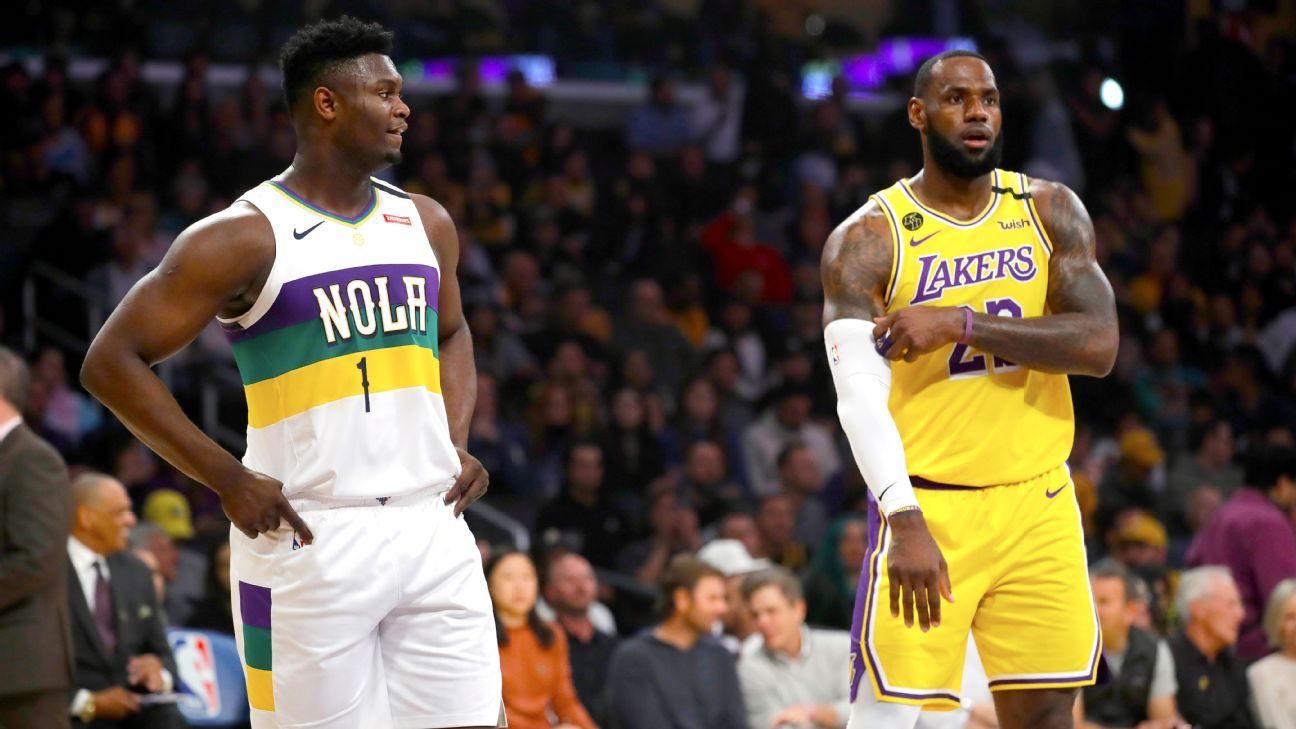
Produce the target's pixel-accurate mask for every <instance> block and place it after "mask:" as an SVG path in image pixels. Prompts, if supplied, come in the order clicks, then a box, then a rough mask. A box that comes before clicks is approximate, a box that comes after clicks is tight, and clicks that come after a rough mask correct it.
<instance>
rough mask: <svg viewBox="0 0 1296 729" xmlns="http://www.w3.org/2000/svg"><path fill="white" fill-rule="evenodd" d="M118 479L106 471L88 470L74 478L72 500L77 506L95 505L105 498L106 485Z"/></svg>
mask: <svg viewBox="0 0 1296 729" xmlns="http://www.w3.org/2000/svg"><path fill="white" fill-rule="evenodd" d="M110 483H117V479H115V478H113V477H112V476H109V475H108V474H106V473H99V472H98V471H86V472H85V473H83V474H81V475H80V476H77V477H76V478H74V479H72V502H73V503H74V504H75V505H76V506H94V505H96V504H98V503H99V502H100V501H102V500H103V497H104V493H105V492H106V491H107V488H106V485H107V484H110Z"/></svg>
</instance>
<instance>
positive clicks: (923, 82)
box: [913, 50, 990, 96]
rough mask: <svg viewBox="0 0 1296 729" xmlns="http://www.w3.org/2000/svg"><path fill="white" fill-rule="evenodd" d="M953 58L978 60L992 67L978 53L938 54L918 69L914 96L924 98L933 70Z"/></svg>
mask: <svg viewBox="0 0 1296 729" xmlns="http://www.w3.org/2000/svg"><path fill="white" fill-rule="evenodd" d="M951 58H977V59H980V60H981V61H982V62H983V63H985V64H986V65H987V66H988V65H990V62H989V61H987V60H986V57H985V56H983V55H981V54H980V53H977V52H976V51H968V50H953V51H942V52H941V53H937V54H936V55H934V56H932V57H931V58H928V59H927V60H926V61H923V64H922V65H921V66H919V67H918V73H916V74H914V85H913V95H914V96H922V95H923V92H925V91H926V90H927V84H928V83H930V82H931V75H932V69H934V68H936V64H938V63H940V62H941V61H945V60H949V59H951Z"/></svg>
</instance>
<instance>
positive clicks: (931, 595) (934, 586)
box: [887, 509, 954, 633]
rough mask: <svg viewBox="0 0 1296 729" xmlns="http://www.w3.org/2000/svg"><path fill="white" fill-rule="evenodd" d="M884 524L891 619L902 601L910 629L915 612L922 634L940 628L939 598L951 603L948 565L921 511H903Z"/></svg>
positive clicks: (952, 594) (951, 591)
mask: <svg viewBox="0 0 1296 729" xmlns="http://www.w3.org/2000/svg"><path fill="white" fill-rule="evenodd" d="M887 522H888V524H889V525H890V527H891V546H890V548H889V550H888V551H887V575H888V577H889V579H890V583H891V617H899V616H900V606H901V603H902V602H903V604H904V621H905V626H906V627H910V628H912V627H913V624H914V614H915V613H917V615H918V627H919V628H921V629H922V631H923V632H924V633H925V632H927V631H928V630H930V629H931V628H934V627H936V626H939V625H940V620H941V598H942V597H944V598H945V599H946V600H948V601H950V602H954V589H953V587H952V586H951V585H950V578H949V565H947V564H946V563H945V557H944V555H942V554H941V551H940V547H939V546H937V545H936V540H935V539H933V538H932V535H931V532H930V531H928V530H927V522H926V521H924V520H923V516H922V512H921V511H918V510H917V509H914V510H912V511H902V512H900V513H898V514H893V515H892V516H891V517H890V518H888V519H887Z"/></svg>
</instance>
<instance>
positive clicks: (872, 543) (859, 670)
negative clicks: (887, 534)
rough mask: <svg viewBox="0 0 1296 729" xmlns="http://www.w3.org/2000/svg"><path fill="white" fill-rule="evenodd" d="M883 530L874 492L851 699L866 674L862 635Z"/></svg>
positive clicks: (859, 591) (858, 595) (854, 624)
mask: <svg viewBox="0 0 1296 729" xmlns="http://www.w3.org/2000/svg"><path fill="white" fill-rule="evenodd" d="M881 532H882V516H881V514H880V513H879V512H878V505H877V500H876V499H874V498H873V494H871V493H870V494H869V495H868V542H867V546H866V547H865V551H864V562H863V564H861V565H860V580H859V584H858V585H857V586H856V587H855V611H854V613H853V615H852V616H851V647H852V649H853V650H851V687H850V697H851V701H852V702H854V701H855V697H856V695H858V693H859V685H860V679H861V678H863V676H864V651H865V650H866V648H865V647H864V645H863V641H862V640H861V636H863V635H864V620H865V615H864V607H865V603H867V602H868V598H869V593H870V592H871V591H872V583H873V577H872V575H873V570H872V562H873V554H874V553H875V552H877V551H878V546H879V545H880V541H879V537H881Z"/></svg>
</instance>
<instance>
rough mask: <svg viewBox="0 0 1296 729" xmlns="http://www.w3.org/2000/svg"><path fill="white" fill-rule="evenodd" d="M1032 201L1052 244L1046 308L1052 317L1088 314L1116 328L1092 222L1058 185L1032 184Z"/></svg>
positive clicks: (1069, 192) (1072, 195) (1068, 190)
mask: <svg viewBox="0 0 1296 729" xmlns="http://www.w3.org/2000/svg"><path fill="white" fill-rule="evenodd" d="M1030 192H1031V197H1032V198H1033V199H1034V200H1035V207H1036V209H1038V210H1039V214H1040V223H1041V224H1042V225H1043V226H1044V229H1045V230H1046V231H1047V232H1048V235H1049V240H1050V241H1051V242H1052V243H1053V255H1052V257H1051V258H1050V259H1049V287H1048V305H1049V309H1050V310H1051V311H1053V312H1055V313H1062V312H1075V311H1080V312H1088V313H1092V314H1097V315H1100V316H1101V317H1102V319H1103V321H1104V322H1108V323H1110V324H1112V325H1113V326H1114V325H1115V320H1116V313H1115V300H1114V297H1113V295H1112V289H1111V284H1110V283H1108V281H1107V277H1106V276H1105V275H1104V274H1103V272H1102V269H1101V268H1099V267H1098V261H1097V256H1096V250H1095V249H1096V242H1095V238H1094V227H1093V221H1091V220H1090V219H1089V211H1087V210H1085V206H1084V203H1082V202H1080V197H1079V196H1078V195H1076V194H1075V193H1074V192H1073V191H1072V190H1071V188H1069V187H1067V186H1066V185H1063V184H1062V183H1060V182H1049V181H1047V180H1031V189H1030Z"/></svg>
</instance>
